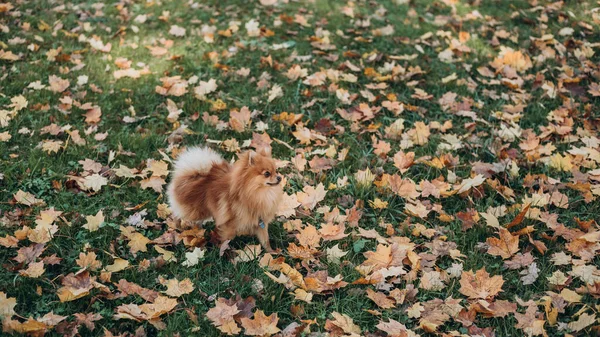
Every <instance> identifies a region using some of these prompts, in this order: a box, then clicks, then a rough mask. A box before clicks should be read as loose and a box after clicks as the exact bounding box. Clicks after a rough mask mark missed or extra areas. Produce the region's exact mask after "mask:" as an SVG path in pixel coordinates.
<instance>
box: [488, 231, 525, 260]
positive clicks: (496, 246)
mask: <svg viewBox="0 0 600 337" xmlns="http://www.w3.org/2000/svg"><path fill="white" fill-rule="evenodd" d="M499 235H500V238H488V239H487V240H486V242H487V244H488V245H489V246H490V247H489V248H488V251H487V252H488V254H491V255H496V256H501V257H502V258H503V259H505V260H506V259H508V258H510V257H511V256H513V255H514V254H516V253H517V252H518V251H519V237H518V236H514V235H512V234H510V232H509V231H508V229H504V228H500V232H499Z"/></svg>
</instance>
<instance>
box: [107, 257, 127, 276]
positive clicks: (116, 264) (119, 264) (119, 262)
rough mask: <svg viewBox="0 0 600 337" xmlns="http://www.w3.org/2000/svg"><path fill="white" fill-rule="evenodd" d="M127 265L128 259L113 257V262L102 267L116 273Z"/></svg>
mask: <svg viewBox="0 0 600 337" xmlns="http://www.w3.org/2000/svg"><path fill="white" fill-rule="evenodd" d="M127 267H129V261H127V260H123V259H119V258H117V259H115V260H114V261H113V264H111V265H108V266H106V267H105V268H104V269H105V270H106V271H108V272H111V273H116V272H119V271H121V270H124V269H125V268H127Z"/></svg>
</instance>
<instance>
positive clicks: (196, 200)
mask: <svg viewBox="0 0 600 337" xmlns="http://www.w3.org/2000/svg"><path fill="white" fill-rule="evenodd" d="M276 169H277V168H276V166H275V161H274V160H273V159H272V158H271V153H270V151H268V150H260V151H258V152H254V151H248V152H245V153H243V154H242V155H241V156H240V158H239V160H238V161H236V162H235V163H234V164H229V163H228V162H226V161H225V160H223V158H222V157H221V156H220V155H219V154H217V153H216V152H214V151H213V150H211V149H209V148H192V149H189V150H187V151H186V152H184V153H182V154H181V155H180V156H179V158H178V159H177V161H176V162H175V169H174V171H173V177H172V181H171V183H170V184H169V187H168V190H167V193H168V197H169V202H170V205H171V209H172V210H173V213H174V215H175V216H176V217H178V218H180V219H182V220H185V221H201V220H206V219H209V218H211V217H212V218H213V219H214V221H215V225H216V230H217V233H218V234H219V238H220V239H221V240H231V239H233V238H234V237H236V236H238V235H255V236H256V237H257V238H258V240H259V241H260V243H261V245H262V246H263V247H264V248H265V249H266V250H267V251H272V249H271V245H270V243H269V232H268V230H269V223H270V222H271V221H272V220H273V218H274V217H275V213H276V212H277V209H278V206H279V202H280V200H281V196H282V194H283V190H282V187H281V183H280V182H281V177H280V176H279V175H277V171H276ZM261 221H262V222H263V223H264V228H263V227H262V226H261V225H260V222H261Z"/></svg>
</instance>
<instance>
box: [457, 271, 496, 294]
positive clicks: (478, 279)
mask: <svg viewBox="0 0 600 337" xmlns="http://www.w3.org/2000/svg"><path fill="white" fill-rule="evenodd" d="M503 284H504V280H503V279H502V276H501V275H496V276H493V277H490V274H488V272H487V271H486V270H485V269H484V268H482V269H479V270H478V271H477V272H475V274H473V271H463V273H462V275H461V277H460V289H459V291H460V293H461V294H463V295H465V296H467V297H468V298H470V299H492V298H494V296H496V295H497V294H498V293H499V292H501V291H502V285H503Z"/></svg>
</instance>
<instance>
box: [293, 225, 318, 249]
mask: <svg viewBox="0 0 600 337" xmlns="http://www.w3.org/2000/svg"><path fill="white" fill-rule="evenodd" d="M296 239H298V242H299V243H300V244H301V245H302V246H305V247H310V248H317V247H319V246H320V242H321V235H320V234H319V232H318V231H317V228H316V227H315V226H313V225H308V226H306V227H304V228H303V229H301V230H300V232H299V233H298V234H296Z"/></svg>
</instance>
